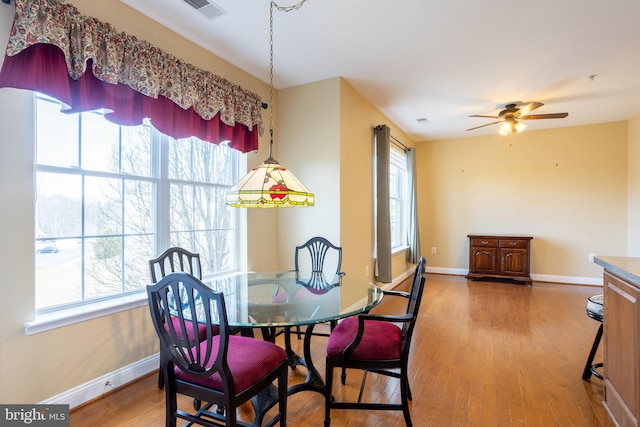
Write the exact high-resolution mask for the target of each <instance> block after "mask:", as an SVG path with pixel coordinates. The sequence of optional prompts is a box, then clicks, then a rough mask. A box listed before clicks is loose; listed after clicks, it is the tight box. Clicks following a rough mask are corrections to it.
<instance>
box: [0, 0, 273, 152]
mask: <svg viewBox="0 0 640 427" xmlns="http://www.w3.org/2000/svg"><path fill="white" fill-rule="evenodd" d="M15 5H16V15H15V19H14V22H13V27H12V29H11V35H10V38H9V42H8V44H7V50H6V56H5V60H4V63H3V66H2V71H0V87H15V88H22V89H30V90H35V91H39V92H42V93H46V94H48V95H50V96H54V97H56V98H57V99H59V100H61V101H62V102H64V103H66V104H67V105H68V106H69V108H68V109H66V110H65V111H68V112H79V111H87V110H92V109H98V108H105V109H108V110H111V111H112V112H111V113H109V114H107V115H106V117H107V118H108V119H109V120H111V121H113V122H115V123H119V124H124V125H137V124H140V123H142V121H143V120H144V119H145V118H148V119H150V121H151V123H152V124H153V125H154V127H156V128H157V129H158V130H160V131H161V132H163V133H166V134H168V135H170V136H172V137H174V138H184V137H188V136H196V137H199V138H201V139H204V140H206V141H210V142H213V143H219V142H221V141H224V140H230V141H231V142H230V146H231V147H233V148H236V149H238V150H240V151H242V152H247V151H253V150H257V148H258V129H259V128H260V127H262V126H263V124H262V119H261V116H260V113H261V110H262V101H261V99H260V97H259V96H258V95H257V94H255V93H252V92H250V91H248V90H245V89H243V88H242V87H240V86H238V85H236V84H233V83H231V82H229V81H227V80H225V79H224V78H222V77H219V76H217V75H215V74H213V73H211V72H209V71H205V70H202V69H199V68H197V67H195V66H193V65H191V64H188V63H185V62H184V61H182V60H181V59H179V58H176V57H175V56H173V55H170V54H168V53H166V52H164V51H162V50H161V49H159V48H158V47H156V46H153V45H152V44H150V43H148V42H146V41H144V40H138V39H137V38H136V37H134V36H129V35H127V34H125V33H122V32H117V31H116V30H115V28H114V27H113V26H112V25H110V24H108V23H104V22H100V21H98V20H96V19H94V18H91V17H86V16H83V15H81V14H80V13H79V12H78V10H77V9H76V8H75V7H74V6H73V5H71V4H68V3H61V2H59V1H58V0H16V1H15ZM87 69H90V70H91V72H86V71H87Z"/></svg>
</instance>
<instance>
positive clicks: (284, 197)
mask: <svg viewBox="0 0 640 427" xmlns="http://www.w3.org/2000/svg"><path fill="white" fill-rule="evenodd" d="M306 2H307V0H302V1H300V2H299V3H297V4H295V5H293V6H286V7H282V6H278V5H277V4H276V3H275V1H271V9H270V14H269V43H270V44H269V48H270V50H269V63H270V64H269V67H270V68H269V107H271V109H270V110H269V134H270V138H271V140H270V143H269V158H267V160H265V161H264V162H262V164H261V165H260V166H258V167H257V168H253V169H252V170H251V171H249V172H248V173H247V174H246V175H245V176H244V177H243V178H241V179H240V181H238V182H237V183H236V184H235V185H234V186H233V187H231V189H230V190H229V191H228V192H227V206H231V207H235V208H277V207H287V208H288V207H294V206H314V205H315V195H314V194H313V193H312V192H311V191H309V189H308V188H307V187H305V186H304V184H302V183H301V182H300V181H299V180H298V179H297V178H296V177H295V176H294V175H293V173H292V172H291V171H290V170H289V169H287V168H285V167H283V166H282V165H280V163H278V162H277V161H276V160H275V159H274V158H273V156H272V150H273V10H274V9H277V10H279V11H282V12H291V11H293V10H296V9H299V8H300V7H301V6H302V5H303V4H305V3H306Z"/></svg>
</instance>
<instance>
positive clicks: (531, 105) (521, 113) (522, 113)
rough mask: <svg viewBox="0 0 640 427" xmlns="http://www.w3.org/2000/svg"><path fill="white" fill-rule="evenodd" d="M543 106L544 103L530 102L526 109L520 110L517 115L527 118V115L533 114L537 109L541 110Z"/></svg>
mask: <svg viewBox="0 0 640 427" xmlns="http://www.w3.org/2000/svg"><path fill="white" fill-rule="evenodd" d="M543 105H544V104H543V103H542V102H530V103H528V104H527V105H525V106H524V107H522V108H520V110H519V111H518V113H517V114H518V117H522V116H526V115H527V114H529V113H530V112H532V111H533V110H535V109H536V108H540V107H542V106H543Z"/></svg>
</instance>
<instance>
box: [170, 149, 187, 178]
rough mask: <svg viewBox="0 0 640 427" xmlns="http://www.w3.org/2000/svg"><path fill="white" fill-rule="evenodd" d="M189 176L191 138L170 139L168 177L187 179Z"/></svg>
mask: <svg viewBox="0 0 640 427" xmlns="http://www.w3.org/2000/svg"><path fill="white" fill-rule="evenodd" d="M190 178H191V140H190V139H178V140H176V139H170V142H169V179H180V180H183V181H188V180H189V179H190Z"/></svg>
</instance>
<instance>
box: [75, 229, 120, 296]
mask: <svg viewBox="0 0 640 427" xmlns="http://www.w3.org/2000/svg"><path fill="white" fill-rule="evenodd" d="M84 250H85V254H84V259H85V278H84V280H85V283H84V299H85V300H90V299H96V298H102V297H106V296H110V295H117V294H119V293H121V292H122V255H121V254H122V238H121V237H120V236H115V237H100V238H95V239H87V240H85V245H84Z"/></svg>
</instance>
